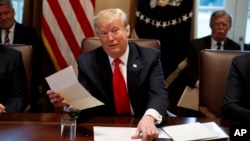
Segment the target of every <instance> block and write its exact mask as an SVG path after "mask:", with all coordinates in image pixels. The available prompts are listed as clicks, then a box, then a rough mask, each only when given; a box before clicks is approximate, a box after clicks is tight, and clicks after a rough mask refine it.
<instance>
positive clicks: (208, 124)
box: [201, 122, 229, 140]
mask: <svg viewBox="0 0 250 141" xmlns="http://www.w3.org/2000/svg"><path fill="white" fill-rule="evenodd" d="M201 124H202V125H204V126H205V127H207V128H208V129H210V130H212V131H215V132H216V133H218V136H217V137H216V138H210V139H207V140H214V139H226V138H229V136H228V135H227V134H226V133H225V132H224V131H223V130H222V129H221V128H220V127H219V126H218V125H217V124H216V123H215V122H206V123H201Z"/></svg>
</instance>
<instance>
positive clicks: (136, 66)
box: [127, 43, 142, 97]
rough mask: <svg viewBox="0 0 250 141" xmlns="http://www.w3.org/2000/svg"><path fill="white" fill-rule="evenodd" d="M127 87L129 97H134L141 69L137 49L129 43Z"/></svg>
mask: <svg viewBox="0 0 250 141" xmlns="http://www.w3.org/2000/svg"><path fill="white" fill-rule="evenodd" d="M127 65H128V66H127V86H128V92H129V95H130V97H133V96H134V95H133V94H132V93H135V92H134V91H135V90H136V88H137V86H138V81H139V74H140V71H141V69H142V65H141V60H140V56H139V52H138V47H137V46H136V45H135V44H134V43H129V56H128V64H127Z"/></svg>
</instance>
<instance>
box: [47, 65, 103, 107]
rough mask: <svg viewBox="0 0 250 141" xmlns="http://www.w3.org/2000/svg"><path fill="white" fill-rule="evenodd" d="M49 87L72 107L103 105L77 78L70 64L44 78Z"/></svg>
mask: <svg viewBox="0 0 250 141" xmlns="http://www.w3.org/2000/svg"><path fill="white" fill-rule="evenodd" d="M45 79H46V81H47V83H48V85H49V87H50V89H52V90H55V91H56V92H59V93H60V94H61V96H62V97H64V99H65V101H66V102H67V103H68V104H70V105H71V106H72V107H74V108H76V109H79V110H83V109H88V108H92V107H96V106H100V105H103V103H102V102H101V101H99V100H98V99H96V98H95V97H93V96H92V95H91V94H90V93H89V92H88V91H87V90H86V89H85V88H84V87H83V86H82V85H81V84H80V83H79V82H78V80H77V77H76V75H75V72H74V70H73V67H72V66H69V67H67V68H65V69H63V70H60V71H58V72H56V73H54V74H52V75H50V76H48V77H46V78H45Z"/></svg>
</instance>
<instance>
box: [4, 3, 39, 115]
mask: <svg viewBox="0 0 250 141" xmlns="http://www.w3.org/2000/svg"><path fill="white" fill-rule="evenodd" d="M14 18H15V10H14V8H13V5H12V2H11V0H0V29H1V32H0V35H1V40H0V43H4V44H26V45H31V46H32V48H33V60H32V83H31V85H32V86H31V89H32V90H31V111H33V112H36V111H37V110H38V104H39V95H40V93H39V89H38V87H39V83H40V81H41V80H42V79H41V70H42V60H43V42H42V40H41V38H39V37H38V36H37V33H36V30H35V29H34V28H33V27H29V26H26V25H23V24H20V23H18V22H16V21H15V19H14Z"/></svg>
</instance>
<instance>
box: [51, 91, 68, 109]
mask: <svg viewBox="0 0 250 141" xmlns="http://www.w3.org/2000/svg"><path fill="white" fill-rule="evenodd" d="M47 95H48V96H49V99H50V102H51V103H52V104H53V105H55V106H56V107H63V106H69V104H67V103H66V101H64V98H63V97H62V96H61V95H60V94H59V93H56V92H55V91H53V90H48V91H47Z"/></svg>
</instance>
